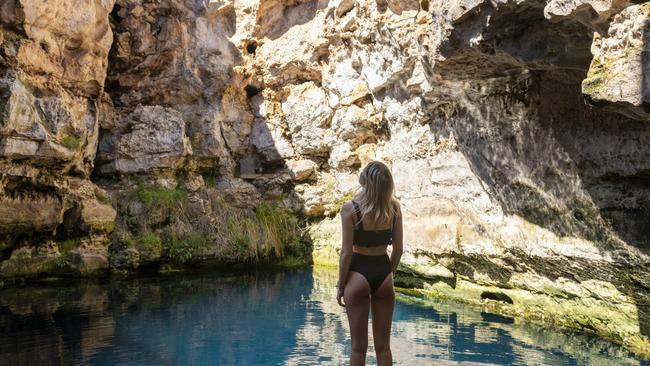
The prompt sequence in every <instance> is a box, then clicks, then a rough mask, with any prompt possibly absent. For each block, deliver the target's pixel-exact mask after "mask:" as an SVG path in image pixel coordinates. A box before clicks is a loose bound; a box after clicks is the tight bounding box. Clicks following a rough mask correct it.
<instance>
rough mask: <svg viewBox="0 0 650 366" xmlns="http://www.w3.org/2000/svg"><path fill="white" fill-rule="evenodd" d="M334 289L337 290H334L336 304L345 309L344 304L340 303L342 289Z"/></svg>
mask: <svg viewBox="0 0 650 366" xmlns="http://www.w3.org/2000/svg"><path fill="white" fill-rule="evenodd" d="M336 288H337V290H336V302H338V303H339V305H341V306H343V307H345V304H344V303H343V302H342V301H341V299H342V298H343V288H342V287H338V286H337V287H336Z"/></svg>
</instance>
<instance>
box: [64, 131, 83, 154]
mask: <svg viewBox="0 0 650 366" xmlns="http://www.w3.org/2000/svg"><path fill="white" fill-rule="evenodd" d="M63 146H65V147H67V148H68V149H70V150H78V149H79V148H80V147H81V137H79V136H76V135H70V136H66V137H64V138H63Z"/></svg>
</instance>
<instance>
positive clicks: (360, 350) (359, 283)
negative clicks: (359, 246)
mask: <svg viewBox="0 0 650 366" xmlns="http://www.w3.org/2000/svg"><path fill="white" fill-rule="evenodd" d="M343 299H344V300H345V311H346V312H347V314H348V322H349V323H350V337H351V338H352V354H351V355H350V366H364V365H365V364H366V351H367V350H368V310H369V307H370V285H368V281H367V280H366V278H365V277H363V275H361V274H360V273H357V272H352V271H350V272H349V275H348V282H347V283H346V285H345V291H344V292H343Z"/></svg>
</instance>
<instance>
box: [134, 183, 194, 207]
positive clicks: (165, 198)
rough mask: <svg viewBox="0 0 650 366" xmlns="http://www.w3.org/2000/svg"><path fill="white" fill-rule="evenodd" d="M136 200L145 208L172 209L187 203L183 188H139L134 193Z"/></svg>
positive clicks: (185, 192) (185, 191)
mask: <svg viewBox="0 0 650 366" xmlns="http://www.w3.org/2000/svg"><path fill="white" fill-rule="evenodd" d="M135 194H136V197H137V199H138V200H139V201H140V202H142V203H143V204H144V205H145V206H146V207H147V208H158V207H164V208H174V207H176V206H178V205H179V204H182V203H185V202H187V190H186V189H185V188H165V187H160V186H140V187H138V188H137V189H136V191H135Z"/></svg>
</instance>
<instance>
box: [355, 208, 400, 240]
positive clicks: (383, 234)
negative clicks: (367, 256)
mask: <svg viewBox="0 0 650 366" xmlns="http://www.w3.org/2000/svg"><path fill="white" fill-rule="evenodd" d="M352 204H353V205H354V211H355V212H356V213H357V223H356V224H354V238H353V240H352V244H353V245H357V246H360V247H378V246H382V245H391V244H392V243H393V227H395V219H396V217H397V216H396V215H393V226H391V228H390V229H384V230H363V223H362V222H361V209H360V208H359V204H358V203H356V202H354V201H352Z"/></svg>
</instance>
